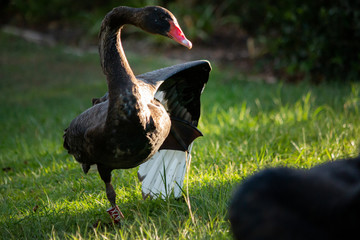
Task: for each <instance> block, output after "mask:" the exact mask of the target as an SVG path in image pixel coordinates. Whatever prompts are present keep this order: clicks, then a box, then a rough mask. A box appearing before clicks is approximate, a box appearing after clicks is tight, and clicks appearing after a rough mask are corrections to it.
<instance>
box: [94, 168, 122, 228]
mask: <svg viewBox="0 0 360 240" xmlns="http://www.w3.org/2000/svg"><path fill="white" fill-rule="evenodd" d="M98 171H99V174H100V177H101V179H102V180H103V181H104V183H105V188H106V196H107V198H108V200H109V202H110V203H111V206H112V208H109V209H108V210H107V212H108V213H109V214H110V216H111V217H112V219H113V220H114V222H115V223H118V222H119V220H120V218H124V215H123V213H122V212H121V211H120V209H119V207H118V206H117V205H116V202H115V201H116V200H115V199H116V193H115V190H114V188H113V186H112V184H111V169H110V168H107V167H105V166H102V165H99V164H98Z"/></svg>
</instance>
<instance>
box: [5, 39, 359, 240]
mask: <svg viewBox="0 0 360 240" xmlns="http://www.w3.org/2000/svg"><path fill="white" fill-rule="evenodd" d="M0 39H1V44H0V101H1V105H0V136H1V138H0V167H1V169H0V202H1V204H0V239H231V233H230V228H229V222H228V220H227V216H226V214H227V207H228V205H229V199H230V197H231V194H232V191H233V189H234V187H235V186H237V184H238V183H239V182H241V180H242V179H243V178H245V177H247V176H249V175H251V174H252V173H254V172H255V171H259V170H260V169H264V168H267V167H274V166H285V165H286V166H292V167H296V168H309V167H312V166H314V165H317V164H320V163H322V162H325V161H332V160H335V159H338V158H343V157H351V156H355V155H356V154H357V153H358V150H359V146H360V140H359V138H358V136H360V121H359V117H360V83H359V82H357V83H331V84H330V83H323V84H320V85H312V84H309V83H307V82H303V83H300V84H287V83H282V82H278V83H274V84H267V83H265V82H263V81H261V80H260V79H259V80H256V79H255V80H254V78H251V80H250V79H248V78H247V77H246V76H245V75H243V74H241V73H240V72H237V70H236V66H233V67H231V66H228V67H219V66H217V65H215V64H213V71H212V72H211V75H210V79H209V83H208V85H207V87H206V89H205V91H204V93H203V96H202V116H201V119H200V124H199V129H200V130H201V131H202V132H203V134H204V137H202V138H199V139H197V140H196V142H195V144H194V148H193V155H192V165H191V170H190V175H189V176H188V180H187V184H188V186H189V190H188V194H189V198H190V203H191V207H192V211H193V214H194V219H192V218H191V216H190V214H189V210H188V206H187V204H186V202H185V201H183V200H174V199H171V198H170V199H167V200H161V199H158V200H146V201H143V200H142V197H141V191H140V184H139V182H138V180H137V175H136V172H137V169H130V170H115V171H114V172H113V179H114V186H115V188H116V193H117V195H118V203H119V207H120V209H122V212H123V213H124V215H125V217H126V219H125V220H124V221H123V223H122V227H121V228H117V227H114V226H112V225H110V224H108V223H110V218H109V216H108V214H107V213H106V211H105V210H106V209H107V208H108V207H109V203H108V201H107V199H106V196H105V191H104V184H103V182H102V181H101V180H100V178H99V176H98V174H97V173H89V174H88V175H84V174H83V172H82V170H81V168H80V166H79V165H78V164H77V163H76V162H75V160H74V159H73V158H72V156H69V155H68V154H67V153H66V151H65V150H64V149H63V147H62V134H63V129H64V128H66V127H67V126H68V124H69V123H70V121H71V120H72V119H73V118H74V117H75V116H77V115H78V114H79V113H81V112H82V111H83V110H85V109H86V108H88V107H89V106H90V105H91V98H93V97H99V96H102V94H103V93H104V92H105V91H106V84H105V78H104V76H103V74H102V72H101V68H100V65H99V60H98V55H97V53H84V54H80V55H79V54H73V53H72V52H71V51H69V49H68V48H67V47H65V46H55V47H45V46H38V45H34V44H31V43H27V42H24V41H23V40H21V39H18V38H16V37H13V36H10V35H6V34H4V33H0ZM127 55H128V57H129V61H130V64H131V65H132V66H133V68H134V71H135V73H136V74H140V73H143V72H145V71H149V70H152V69H156V68H159V67H165V66H168V65H170V64H174V63H178V62H179V61H175V60H174V61H169V60H168V59H166V60H165V59H163V58H161V56H156V57H154V56H150V55H148V56H138V55H136V53H128V54H127ZM194 60H195V59H194ZM96 222H99V223H100V224H99V225H98V226H97V227H96V228H94V227H93V224H94V223H96Z"/></svg>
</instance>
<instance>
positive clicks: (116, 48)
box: [99, 7, 138, 97]
mask: <svg viewBox="0 0 360 240" xmlns="http://www.w3.org/2000/svg"><path fill="white" fill-rule="evenodd" d="M137 11H138V10H137V9H135V8H129V7H118V8H115V9H113V10H112V11H111V12H110V13H108V14H107V15H106V17H105V19H104V20H103V23H102V26H101V32H100V35H99V53H100V59H101V66H102V68H103V72H104V74H105V75H106V76H107V81H108V87H109V97H111V95H113V94H112V93H121V90H124V91H125V90H126V89H127V88H129V87H131V86H132V83H133V82H134V80H135V75H134V73H133V71H132V70H131V68H130V65H129V63H128V61H127V59H126V56H125V53H124V50H123V47H122V44H121V38H120V36H121V29H122V27H123V26H124V25H125V24H132V25H137V19H136V16H137Z"/></svg>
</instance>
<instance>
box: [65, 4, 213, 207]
mask: <svg viewBox="0 0 360 240" xmlns="http://www.w3.org/2000/svg"><path fill="white" fill-rule="evenodd" d="M124 24H132V25H135V26H138V27H141V28H142V29H144V30H145V31H148V32H150V33H157V34H161V35H164V36H169V37H171V38H173V39H174V40H175V41H177V42H179V43H180V44H182V45H184V46H187V47H188V48H191V43H190V42H189V41H188V40H187V39H186V38H185V36H184V35H183V33H182V31H181V29H180V27H179V26H178V24H177V22H176V19H175V17H174V16H173V15H172V14H171V13H170V12H169V11H167V10H166V9H163V8H161V7H146V8H141V9H134V8H128V7H118V8H115V9H113V10H112V11H111V12H109V13H108V14H107V15H106V17H105V18H104V20H103V23H102V26H101V31H100V35H99V53H100V59H101V65H102V68H103V71H104V73H105V75H106V77H107V83H108V90H109V91H108V94H106V95H105V96H104V97H102V98H100V99H95V100H93V103H94V105H93V106H92V107H91V108H89V109H88V110H86V111H85V112H83V113H82V114H80V115H79V116H78V117H77V118H75V119H74V120H73V121H72V122H71V124H70V126H69V127H68V128H67V129H66V130H65V134H64V147H65V148H66V149H67V150H68V152H69V153H70V154H73V155H74V157H75V159H76V160H77V161H78V162H80V163H81V164H82V166H83V170H84V172H87V171H88V170H89V168H90V166H91V165H94V164H96V165H97V168H98V171H99V174H100V176H101V178H102V180H103V181H104V182H105V185H106V192H107V197H108V199H109V201H110V202H111V204H112V205H113V206H114V207H115V206H116V204H115V196H116V195H115V191H114V189H113V187H112V185H111V171H112V170H113V169H125V168H133V167H136V166H138V165H140V164H141V163H143V162H145V161H147V160H148V159H150V158H151V157H153V156H154V154H155V153H157V152H158V151H159V150H160V149H164V151H165V149H167V150H176V151H188V150H189V145H190V144H191V142H192V141H193V140H194V139H195V138H196V137H198V136H201V133H200V132H199V131H198V130H197V129H196V126H197V123H198V120H199V116H200V95H201V92H202V89H203V88H204V85H205V84H206V82H207V80H208V76H209V71H210V64H209V63H208V62H207V61H195V62H190V63H185V64H180V65H175V66H172V67H169V68H164V69H160V70H156V71H153V72H150V73H146V74H143V75H139V76H137V77H135V76H134V74H133V72H132V70H131V68H130V66H129V64H128V62H127V60H126V57H125V54H124V52H123V49H122V46H121V40H120V33H121V29H122V26H123V25H124ZM169 133H170V134H169ZM163 159H164V158H163ZM169 160H171V159H169ZM183 162H185V159H183ZM142 169H143V170H142V172H141V173H140V172H139V178H141V180H143V179H144V178H145V177H146V175H147V173H146V169H147V168H142ZM181 184H182V183H180V185H181ZM143 191H144V189H143ZM143 194H144V195H145V196H147V195H148V194H150V195H151V188H150V190H148V192H145V193H143Z"/></svg>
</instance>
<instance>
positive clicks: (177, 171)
mask: <svg viewBox="0 0 360 240" xmlns="http://www.w3.org/2000/svg"><path fill="white" fill-rule="evenodd" d="M189 149H191V146H190V147H189ZM189 158H190V151H189V153H187V152H182V151H176V150H160V151H159V152H157V153H156V154H155V155H154V156H153V157H152V158H151V159H149V160H148V161H147V162H145V163H143V164H141V165H140V167H139V171H138V177H139V180H140V181H141V182H142V195H143V198H144V199H146V198H147V197H148V196H150V198H152V199H154V198H157V197H159V196H160V197H161V198H163V199H165V198H166V197H168V196H170V195H171V193H172V192H173V193H174V196H175V198H179V197H181V193H182V186H183V183H184V177H185V172H186V163H187V161H188V159H189Z"/></svg>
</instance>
